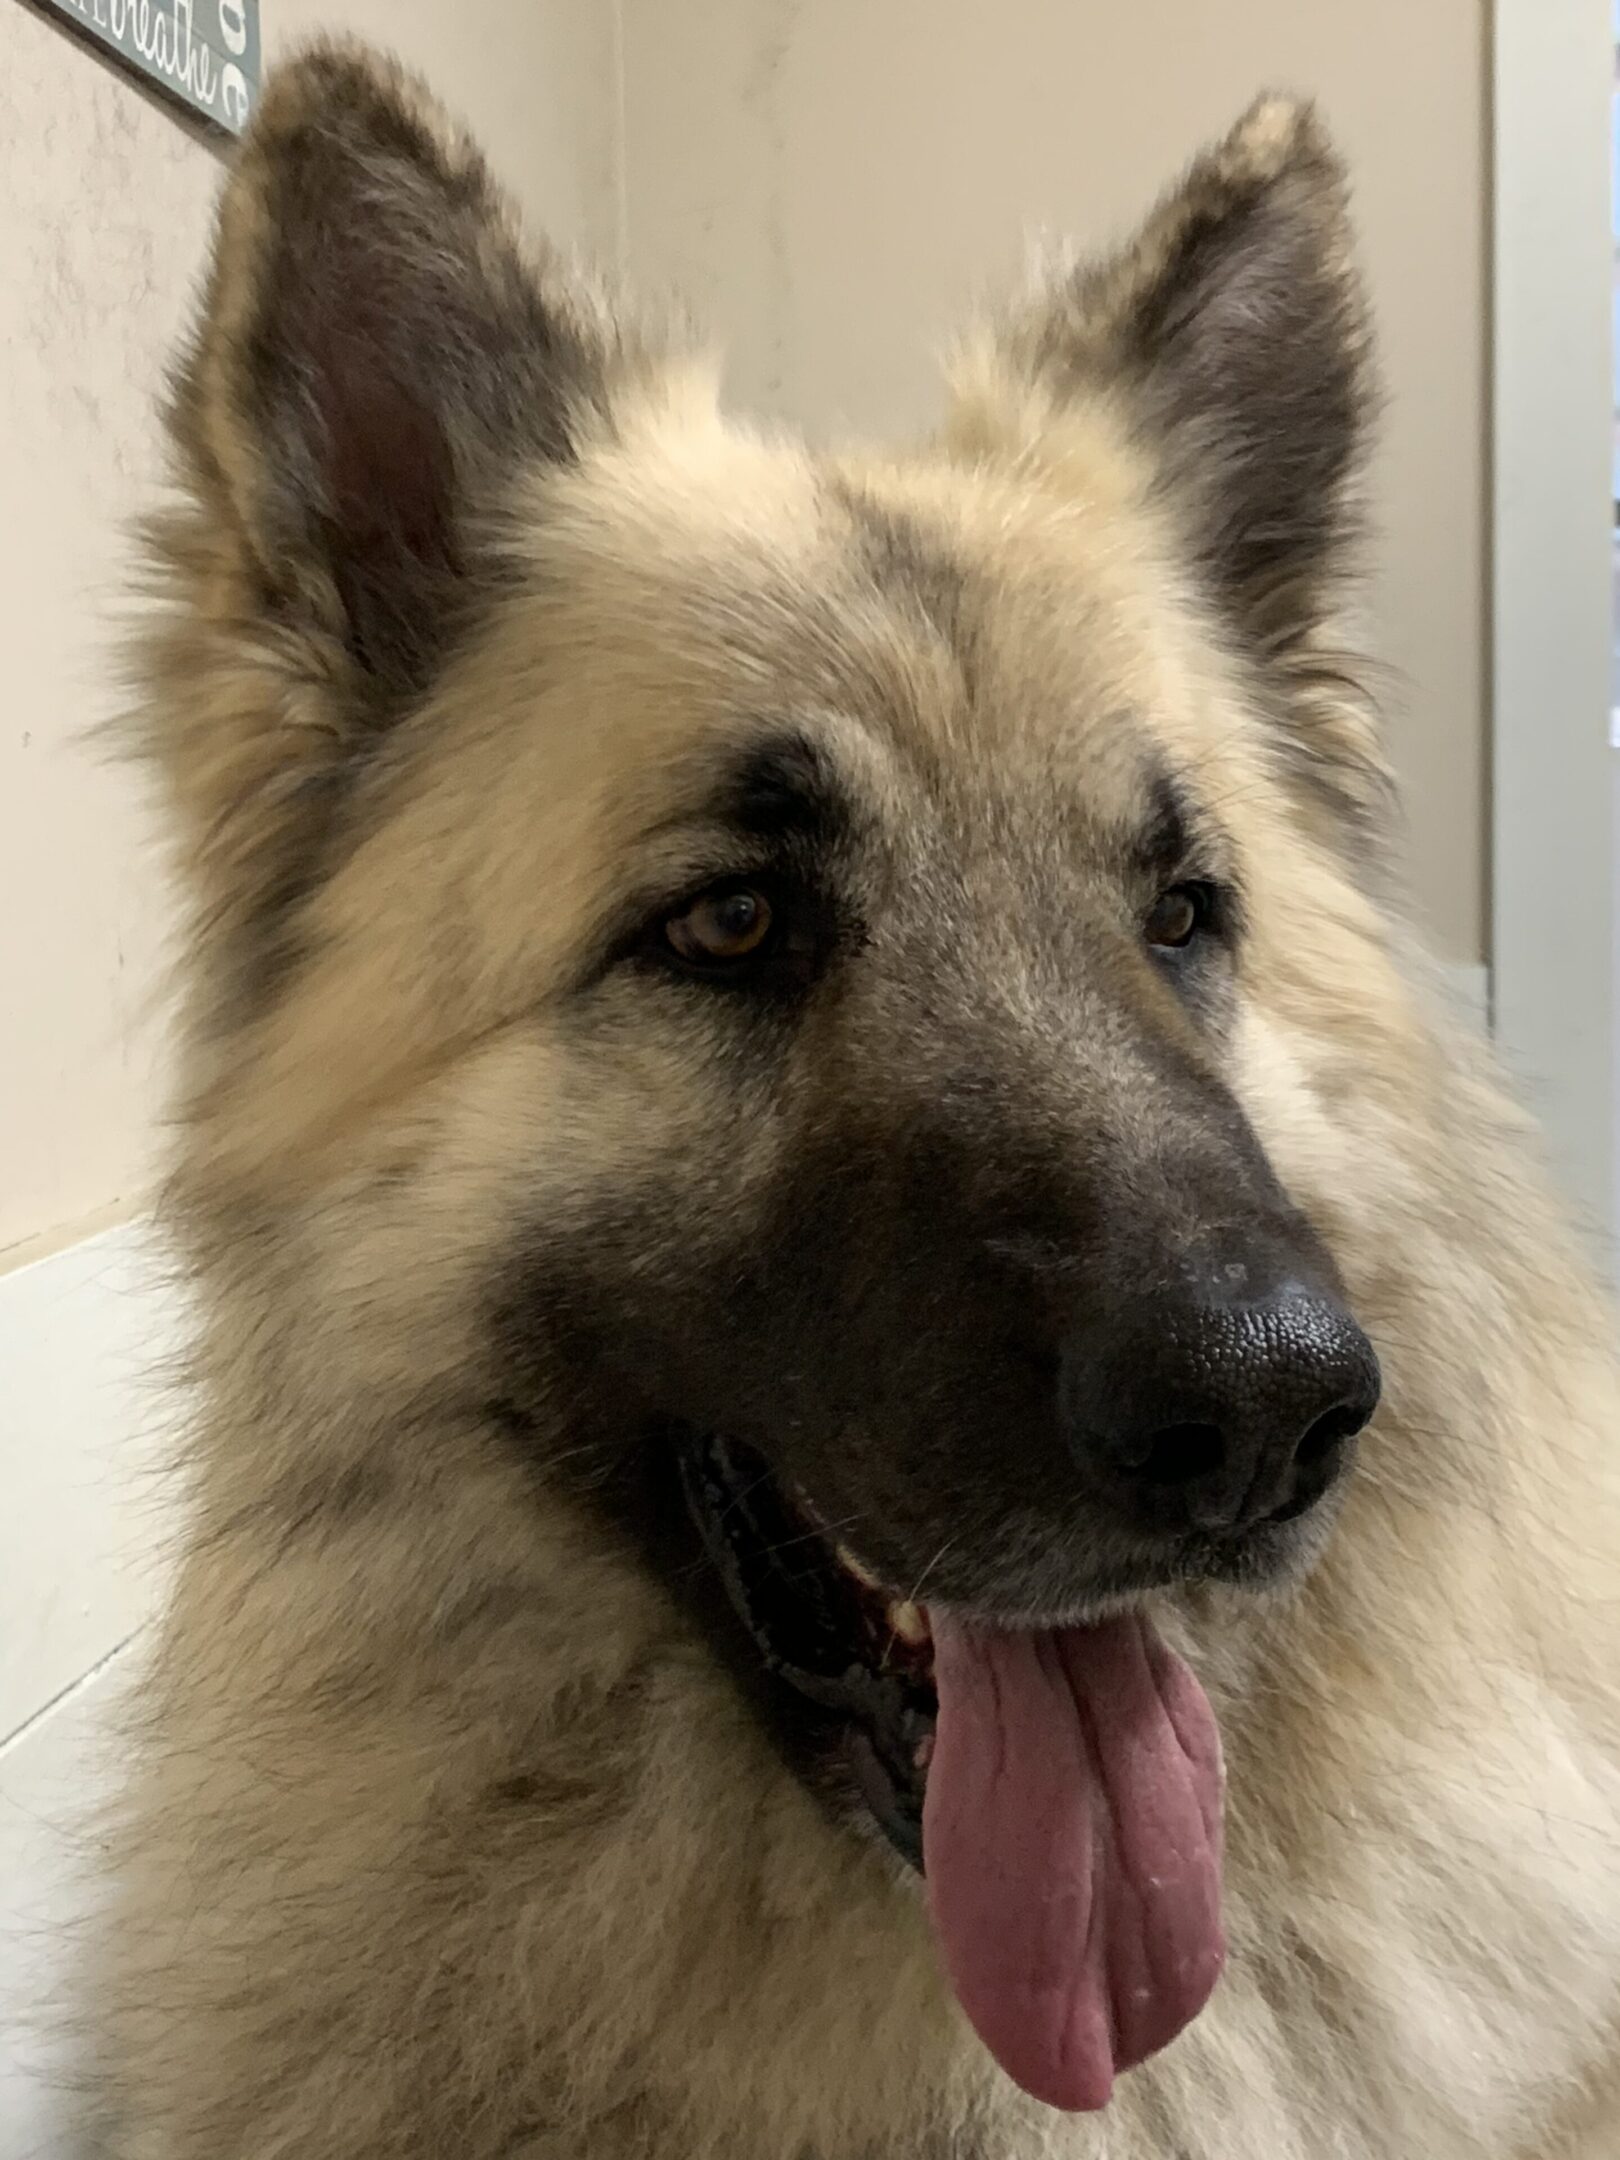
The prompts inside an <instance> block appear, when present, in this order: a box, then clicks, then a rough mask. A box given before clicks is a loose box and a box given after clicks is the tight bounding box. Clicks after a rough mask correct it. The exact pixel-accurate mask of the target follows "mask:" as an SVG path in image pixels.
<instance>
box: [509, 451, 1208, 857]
mask: <svg viewBox="0 0 1620 2160" xmlns="http://www.w3.org/2000/svg"><path fill="white" fill-rule="evenodd" d="M543 547H544V556H543V561H544V564H545V572H546V582H547V584H548V586H549V588H550V589H551V591H552V593H553V595H554V596H560V597H559V598H557V601H556V604H557V605H558V606H560V608H561V609H562V611H563V614H564V616H565V618H566V620H567V624H568V630H567V644H568V647H569V650H570V651H571V653H572V654H573V656H574V657H575V658H576V659H577V660H581V661H582V662H583V664H584V665H585V667H586V668H587V669H591V670H595V671H596V672H597V673H599V674H600V673H603V672H606V673H607V674H608V675H610V676H611V686H612V692H613V695H614V697H615V702H616V709H617V711H618V713H619V715H620V716H621V718H622V722H623V724H624V725H626V726H627V727H628V728H629V729H630V731H631V733H632V735H635V736H641V735H642V734H643V732H645V734H646V737H647V745H648V747H649V748H650V747H652V745H653V743H654V741H656V745H657V749H656V752H655V756H654V763H655V764H656V765H657V766H658V767H659V768H660V769H662V770H664V771H665V772H667V773H668V775H669V776H670V777H671V779H672V781H673V780H675V779H677V778H681V779H684V780H685V781H686V782H687V783H689V784H694V785H695V784H697V783H696V782H695V781H694V780H693V779H692V776H693V775H694V773H695V772H696V771H697V770H698V769H699V768H700V766H701V762H702V759H703V757H704V755H705V754H712V756H714V757H716V758H724V759H727V760H732V759H734V758H735V757H736V756H737V755H738V754H739V751H746V748H747V746H748V744H749V743H750V742H751V741H752V740H753V739H755V738H756V737H758V736H760V735H762V734H764V735H773V734H778V733H795V734H798V735H801V736H804V737H807V738H809V739H810V740H812V741H814V742H817V743H819V744H820V745H821V747H822V750H823V752H824V757H825V761H826V764H827V766H828V768H829V770H830V771H831V772H832V774H833V775H834V776H835V777H836V779H837V780H838V782H839V783H840V784H841V785H843V786H844V787H845V788H846V789H848V790H850V791H852V792H853V793H855V794H856V795H857V796H858V797H860V798H863V799H864V800H865V801H866V802H867V804H868V806H869V807H870V809H871V810H872V811H873V812H874V813H876V814H878V815H880V816H881V815H882V813H883V812H884V810H885V809H888V808H894V809H900V808H903V807H907V806H908V805H909V806H910V807H913V808H914V807H915V806H916V802H917V798H918V797H919V796H920V795H926V796H928V797H929V798H931V799H932V800H933V801H934V802H935V803H936V804H937V805H938V806H939V807H940V808H943V809H948V810H949V811H951V812H953V813H955V814H956V815H959V816H961V817H963V818H964V819H966V820H968V821H969V822H971V821H972V819H973V817H974V814H975V808H976V806H978V807H987V806H988V805H989V804H991V803H995V804H997V805H999V814H1000V815H1001V816H1002V817H1006V816H1009V815H1012V814H1013V813H1014V812H1015V810H1016V807H1017V806H1018V805H1019V804H1023V805H1024V806H1025V807H1026V808H1031V809H1032V808H1033V807H1034V806H1035V805H1037V804H1039V805H1041V806H1043V807H1044V808H1047V809H1051V808H1074V809H1079V810H1081V811H1082V812H1083V811H1084V810H1085V809H1087V808H1088V807H1091V808H1093V809H1095V811H1096V813H1097V814H1098V815H1099V817H1101V818H1102V819H1104V820H1105V821H1106V822H1109V823H1117V822H1119V821H1121V820H1129V819H1130V818H1132V817H1134V816H1136V815H1139V814H1140V813H1141V811H1142V810H1143V808H1144V806H1147V805H1148V804H1150V802H1151V799H1152V795H1153V791H1154V788H1155V786H1156V784H1157V781H1158V778H1159V776H1160V774H1161V773H1162V771H1163V770H1164V767H1165V765H1166V762H1167V761H1169V762H1172V763H1173V762H1174V759H1173V755H1172V754H1171V753H1170V752H1169V751H1168V750H1167V744H1166V740H1165V735H1164V731H1163V730H1162V728H1161V729H1156V728H1155V725H1154V720H1155V716H1156V715H1162V714H1164V713H1165V712H1166V711H1167V710H1170V709H1171V708H1173V707H1175V706H1177V705H1178V704H1185V702H1186V698H1185V694H1184V692H1183V691H1182V689H1181V688H1180V687H1179V686H1178V681H1177V677H1178V671H1179V673H1180V674H1182V675H1185V674H1186V668H1185V666H1184V665H1183V661H1182V656H1181V653H1180V649H1179V643H1178V634H1177V624H1176V622H1175V620H1174V609H1175V605H1176V595H1175V594H1174V591H1173V589H1172V590H1171V592H1170V593H1169V595H1168V598H1167V595H1166V593H1165V592H1163V591H1161V590H1158V589H1156V588H1154V589H1151V590H1150V589H1149V588H1150V586H1152V585H1153V578H1154V569H1155V566H1154V565H1153V564H1152V563H1151V562H1150V561H1148V560H1146V559H1145V550H1144V548H1143V547H1142V545H1141V544H1140V541H1139V539H1138V537H1137V536H1136V535H1135V534H1134V533H1133V532H1132V531H1131V530H1130V529H1129V528H1128V527H1127V526H1124V525H1122V524H1121V523H1120V522H1119V521H1118V520H1114V521H1112V522H1111V523H1110V521H1107V520H1104V519H1102V518H1100V517H1088V516H1087V514H1086V510H1085V506H1084V505H1083V504H1082V505H1081V506H1079V507H1078V508H1077V507H1076V506H1075V505H1074V504H1073V503H1072V502H1066V501H1059V500H1055V499H1053V498H1052V497H1050V496H1047V495H1044V494H1042V493H1041V492H1040V491H1039V490H1038V489H1035V488H1030V487H1024V486H1020V485H1018V484H1016V483H1009V482H1008V481H1007V480H1006V479H1005V478H994V477H992V476H988V475H984V474H981V473H977V472H974V471H970V470H965V469H963V468H961V467H959V466H956V465H954V464H952V463H951V462H950V461H949V460H945V459H938V460H929V459H926V458H919V459H917V460H915V461H913V462H910V463H901V462H894V463H883V464H878V463H875V462H870V463H867V462H861V463H857V462H854V461H832V460H822V461H817V460H814V459H812V458H810V457H808V456H806V455H804V454H803V453H800V452H797V451H795V450H791V449H787V448H780V447H778V446H776V445H772V444H764V443H759V442H755V441H753V440H751V439H748V438H741V439H739V438H737V437H735V436H732V435H729V434H727V435H725V436H722V437H720V438H718V439H716V440H712V441H707V442H703V443H700V444H698V445H696V446H694V445H693V444H691V443H690V442H678V443H676V444H675V445H673V446H672V445H670V444H668V443H662V444H660V445H659V446H658V450H657V454H655V455H653V456H650V457H649V456H645V455H643V456H641V457H640V458H638V459H636V460H634V461H632V460H629V459H625V458H618V457H615V458H609V459H606V460H603V461H602V462H601V464H600V466H599V467H598V468H597V469H595V470H593V471H590V472H587V473H586V474H585V475H584V476H582V478H581V479H579V480H578V481H575V482H572V483H570V492H569V494H568V496H567V498H566V514H565V515H564V517H563V518H562V519H561V520H560V521H559V520H557V519H556V518H555V517H553V518H552V520H551V523H550V526H549V528H548V529H547V530H546V534H545V538H544V541H543ZM1167 618H1168V619H1167Z"/></svg>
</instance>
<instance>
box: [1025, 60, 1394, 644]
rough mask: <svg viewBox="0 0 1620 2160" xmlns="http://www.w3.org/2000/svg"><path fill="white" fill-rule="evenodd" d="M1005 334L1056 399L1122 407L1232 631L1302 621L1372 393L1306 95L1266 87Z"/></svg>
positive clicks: (1350, 523) (1290, 637) (1348, 487)
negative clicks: (1118, 246)
mask: <svg viewBox="0 0 1620 2160" xmlns="http://www.w3.org/2000/svg"><path fill="white" fill-rule="evenodd" d="M1002 351H1003V359H1004V362H1006V361H1010V362H1011V363H1012V364H1013V366H1014V368H1015V369H1016V370H1017V371H1018V372H1019V373H1020V374H1022V375H1023V376H1024V377H1025V378H1026V379H1029V380H1031V381H1032V382H1039V383H1040V384H1043V385H1045V386H1046V387H1047V388H1049V389H1050V391H1051V392H1052V393H1053V394H1054V395H1056V396H1057V397H1058V398H1063V397H1066V396H1074V395H1083V394H1084V393H1085V392H1087V391H1091V392H1101V393H1104V394H1105V395H1108V396H1109V397H1111V398H1112V399H1113V400H1114V401H1116V402H1119V403H1122V404H1123V406H1124V408H1125V411H1126V414H1127V418H1128V420H1129V422H1130V424H1131V425H1132V428H1133V432H1134V433H1135V434H1136V435H1137V436H1138V438H1139V439H1140V441H1141V442H1142V443H1143V445H1144V446H1145V448H1146V449H1147V451H1148V454H1149V456H1150V459H1151V460H1152V464H1153V467H1154V470H1155V472H1156V475H1157V477H1158V480H1159V484H1160V486H1161V487H1162V489H1163V490H1164V491H1166V492H1167V493H1169V494H1170V495H1172V496H1173V497H1174V508H1175V510H1176V513H1177V517H1178V521H1179V523H1180V524H1181V527H1182V529H1183V530H1184V531H1185V532H1186V533H1188V534H1189V536H1190V538H1191V543H1192V546H1193V549H1194V551H1195V554H1196V558H1197V563H1198V567H1199V569H1200V571H1201V573H1202V575H1203V577H1204V578H1205V580H1206V583H1207V585H1208V588H1209V589H1210V591H1211V592H1212V594H1213V595H1214V597H1215V598H1216V600H1217V601H1218V602H1219V604H1220V605H1221V606H1222V608H1223V609H1225V610H1226V611H1227V613H1228V614H1229V616H1230V618H1231V619H1232V621H1233V622H1234V623H1235V625H1236V626H1237V627H1238V628H1239V629H1240V630H1241V631H1242V632H1243V633H1244V634H1246V635H1248V636H1250V637H1253V638H1255V639H1256V640H1258V641H1259V643H1260V644H1261V645H1262V646H1263V647H1264V648H1266V649H1268V650H1275V649H1277V648H1279V647H1284V648H1285V647H1287V646H1288V645H1289V644H1291V643H1292V642H1293V641H1295V640H1297V639H1298V638H1299V637H1300V636H1302V635H1303V634H1305V633H1306V632H1308V630H1309V629H1310V628H1311V626H1312V625H1313V624H1314V623H1315V622H1316V621H1317V620H1318V618H1319V617H1320V615H1321V613H1322V611H1323V606H1324V601H1325V598H1326V596H1327V593H1328V589H1329V587H1330V586H1331V583H1332V580H1333V578H1334V574H1335V573H1336V572H1337V571H1339V570H1340V569H1341V568H1342V567H1343V561H1344V557H1345V554H1346V550H1347V544H1348V543H1349V542H1350V541H1351V540H1352V539H1353V537H1354V529H1355V519H1354V503H1353V493H1354V483H1355V481H1356V478H1357V476H1358V473H1359V470H1360V467H1361V464H1362V460H1363V456H1364V451H1365V447H1366V433H1367V425H1368V420H1369V417H1370V413H1371V410H1372V407H1373V404H1374V402H1375V400H1374V391H1373V385H1372V379H1371V369H1370V360H1369V350H1368V326H1367V311H1366V305H1365V301H1364V297H1363V293H1362V288H1361V283H1360V279H1359V277H1358V275H1357V272H1356V269H1355V265H1354V260H1353V255H1352V249H1351V239H1350V229H1349V222H1348V217H1347V211H1346V196H1345V185H1344V176H1343V172H1342V170H1341V167H1340V165H1339V162H1338V159H1337V157H1336V156H1335V154H1334V152H1333V150H1332V147H1331V145H1330V144H1329V142H1328V140H1327V137H1326V135H1325V133H1324V131H1323V129H1322V127H1321V125H1320V123H1319V122H1318V120H1317V118H1316V116H1315V113H1314V111H1313V109H1312V108H1311V107H1310V106H1309V105H1304V104H1300V103H1298V102H1295V101H1293V100H1291V99H1287V98H1282V97H1265V98H1262V99H1261V100H1260V101H1259V102H1258V103H1257V104H1255V105H1254V106H1253V107H1252V108H1251V109H1250V110H1249V112H1248V113H1246V114H1245V115H1244V117H1243V119H1242V120H1240V121H1239V123H1238V124H1237V126H1236V127H1235V128H1234V129H1233V130H1232V132H1231V134H1229V135H1228V136H1227V137H1226V139H1225V140H1224V141H1223V142H1221V143H1219V144H1217V145H1216V146H1215V147H1214V148H1213V149H1211V150H1209V151H1207V152H1206V153H1205V154H1204V155H1203V156H1201V157H1200V158H1198V159H1197V160H1196V161H1195V162H1194V164H1193V165H1192V166H1191V167H1190V168H1189V170H1188V171H1187V173H1186V174H1185V176H1184V177H1183V178H1182V180H1181V181H1180V183H1179V184H1178V185H1177V186H1175V187H1174V188H1172V189H1171V190H1170V192H1169V193H1168V194H1167V195H1166V196H1165V197H1164V199H1163V200H1162V201H1161V202H1160V203H1159V205H1158V207H1157V208H1156V209H1155V210H1154V211H1153V213H1152V214H1151V216H1150V217H1149V218H1148V220H1147V223H1146V224H1145V225H1144V226H1143V228H1142V230H1141V232H1140V233H1139V234H1138V235H1137V237H1136V239H1135V240H1134V241H1133V242H1131V244H1130V245H1129V246H1127V247H1126V248H1125V249H1123V250H1122V251H1121V252H1120V253H1119V254H1117V255H1116V256H1114V257H1113V258H1112V259H1110V260H1107V261H1104V262H1101V263H1096V264H1090V265H1086V266H1082V267H1081V268H1079V269H1077V270H1074V271H1072V272H1070V273H1069V274H1067V275H1066V276H1064V277H1062V278H1060V279H1059V280H1057V281H1056V282H1054V283H1053V284H1051V285H1050V286H1049V287H1048V288H1047V289H1046V290H1045V291H1044V292H1043V293H1042V294H1041V295H1040V296H1039V297H1038V298H1037V299H1036V300H1035V301H1034V302H1032V303H1030V304H1029V305H1028V306H1026V308H1025V309H1024V310H1023V311H1022V312H1021V313H1020V315H1019V316H1018V317H1017V318H1016V319H1015V320H1014V321H1013V322H1012V323H1010V324H1009V325H1008V326H1007V328H1006V331H1005V336H1004V341H1003V346H1002Z"/></svg>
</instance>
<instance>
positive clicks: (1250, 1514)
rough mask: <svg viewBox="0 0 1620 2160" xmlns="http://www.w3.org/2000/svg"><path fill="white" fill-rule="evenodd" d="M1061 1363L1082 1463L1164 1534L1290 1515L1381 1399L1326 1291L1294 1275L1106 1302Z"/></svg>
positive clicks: (1315, 1492)
mask: <svg viewBox="0 0 1620 2160" xmlns="http://www.w3.org/2000/svg"><path fill="white" fill-rule="evenodd" d="M1110 1306H1111V1308H1112V1309H1111V1310H1109V1309H1108V1308H1109V1307H1110ZM1062 1365H1063V1393H1064V1402H1063V1410H1064V1421H1065V1425H1066V1429H1067V1432H1068V1436H1069V1443H1070V1446H1071V1448H1072V1449H1073V1451H1074V1454H1075V1457H1076V1459H1077V1461H1078V1462H1079V1464H1080V1466H1081V1468H1082V1469H1084V1470H1085V1471H1086V1472H1087V1473H1088V1474H1089V1475H1091V1476H1093V1477H1096V1478H1098V1479H1100V1481H1101V1484H1102V1486H1103V1488H1104V1491H1105V1492H1110V1493H1112V1495H1113V1496H1114V1497H1115V1498H1116V1499H1117V1500H1118V1501H1120V1502H1121V1503H1123V1504H1124V1505H1125V1506H1126V1507H1127V1509H1128V1512H1129V1513H1130V1515H1131V1517H1132V1519H1133V1521H1134V1522H1136V1523H1137V1524H1138V1525H1139V1526H1140V1527H1142V1528H1144V1529H1152V1530H1157V1531H1161V1532H1186V1531H1192V1530H1198V1531H1206V1532H1210V1533H1214V1534H1232V1533H1235V1532H1238V1531H1242V1530H1247V1529H1249V1528H1251V1527H1252V1526H1253V1525H1254V1524H1256V1523H1260V1522H1266V1521H1271V1522H1287V1521H1289V1520H1291V1519H1292V1518H1293V1517H1295V1516H1297V1515H1303V1514H1304V1513H1305V1511H1306V1510H1307V1509H1308V1508H1309V1507H1311V1506H1312V1505H1314V1503H1315V1502H1316V1501H1318V1500H1319V1499H1321V1498H1322V1496H1323V1494H1324V1493H1325V1492H1326V1491H1327V1490H1328V1488H1329V1486H1330V1485H1332V1483H1333V1482H1334V1480H1335V1479H1336V1478H1337V1476H1338V1475H1339V1472H1340V1471H1341V1469H1342V1468H1343V1467H1344V1463H1345V1459H1346V1454H1347V1451H1348V1446H1349V1442H1350V1441H1351V1440H1352V1439H1353V1438H1354V1436H1355V1435H1356V1434H1357V1433H1358V1432H1360V1430H1361V1428H1362V1427H1363V1425H1365V1424H1366V1422H1367V1420H1368V1419H1369V1418H1370V1417H1371V1416H1372V1414H1373V1411H1374V1410H1375V1408H1376V1407H1377V1404H1378V1389H1379V1373H1378V1360H1377V1358H1376V1357H1375V1356H1374V1354H1373V1348H1372V1345H1371V1344H1370V1343H1369V1342H1368V1340H1367V1338H1366V1336H1365V1335H1363V1333H1362V1332H1361V1330H1360V1328H1359V1327H1357V1325H1356V1323H1355V1321H1354V1320H1352V1319H1351V1317H1350V1315H1349V1313H1348V1312H1347V1311H1346V1310H1345V1308H1344V1306H1343V1305H1342V1304H1341V1303H1340V1301H1339V1300H1338V1299H1337V1298H1336V1297H1335V1296H1333V1295H1332V1294H1331V1293H1329V1292H1325V1291H1322V1290H1318V1289H1313V1288H1310V1287H1307V1286H1306V1285H1305V1284H1303V1283H1300V1282H1298V1281H1286V1282H1284V1283H1282V1284H1280V1285H1279V1286H1277V1287H1275V1288H1273V1289H1271V1290H1269V1291H1268V1292H1267V1293H1266V1294H1265V1295H1264V1296H1262V1297H1258V1298H1256V1297H1252V1296H1251V1297H1249V1298H1241V1299H1234V1298H1223V1297H1221V1296H1220V1295H1219V1294H1218V1293H1217V1292H1215V1291H1214V1290H1212V1289H1211V1288H1209V1287H1208V1286H1207V1285H1206V1286H1202V1287H1197V1288H1194V1289H1192V1290H1191V1292H1190V1294H1184V1295H1182V1296H1179V1297H1164V1296H1158V1297H1148V1298H1144V1299H1143V1300H1142V1301H1141V1302H1140V1304H1139V1305H1138V1306H1137V1307H1136V1308H1135V1309H1134V1310H1128V1311H1125V1312H1122V1311H1121V1305H1120V1302H1119V1301H1115V1300H1105V1301H1103V1310H1102V1311H1099V1312H1097V1313H1096V1314H1095V1317H1094V1318H1093V1319H1092V1320H1091V1321H1090V1322H1089V1323H1088V1324H1085V1325H1082V1326H1081V1327H1080V1328H1078V1329H1077V1330H1075V1331H1074V1332H1073V1333H1072V1334H1071V1336H1070V1338H1069V1340H1068V1341H1067V1342H1066V1343H1065V1345H1064V1350H1063V1360H1062Z"/></svg>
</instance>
